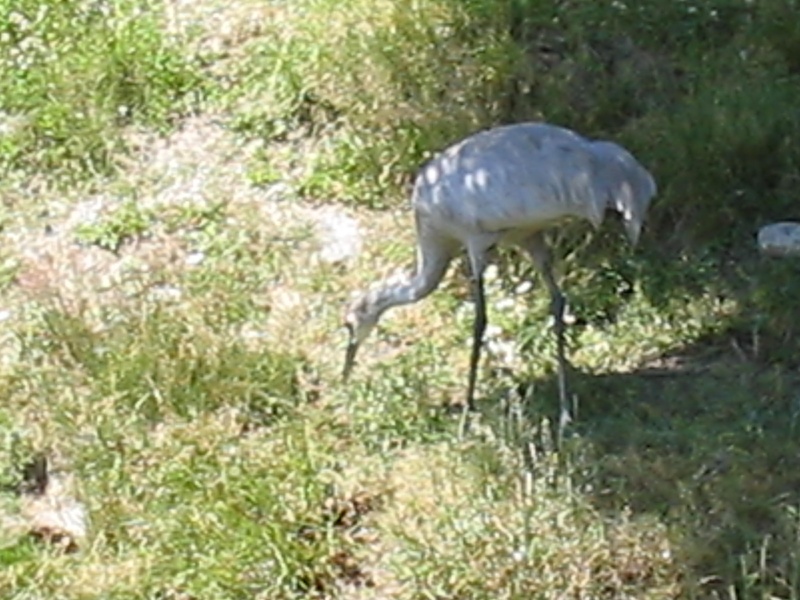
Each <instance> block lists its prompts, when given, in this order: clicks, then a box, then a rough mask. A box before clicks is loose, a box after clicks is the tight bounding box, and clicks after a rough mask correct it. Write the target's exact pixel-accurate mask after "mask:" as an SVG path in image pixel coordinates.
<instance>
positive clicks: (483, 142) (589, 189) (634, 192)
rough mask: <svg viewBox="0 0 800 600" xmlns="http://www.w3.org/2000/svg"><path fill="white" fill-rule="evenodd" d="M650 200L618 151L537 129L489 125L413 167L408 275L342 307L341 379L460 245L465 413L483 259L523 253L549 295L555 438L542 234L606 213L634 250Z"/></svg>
mask: <svg viewBox="0 0 800 600" xmlns="http://www.w3.org/2000/svg"><path fill="white" fill-rule="evenodd" d="M655 194H656V183H655V181H654V179H653V177H652V176H651V175H650V173H649V172H648V171H647V170H646V169H645V168H644V167H643V166H642V165H641V164H640V163H639V162H638V161H637V160H636V159H635V158H634V157H633V156H632V155H631V154H630V153H629V152H628V151H627V150H625V149H624V148H622V147H621V146H619V145H617V144H614V143H612V142H607V141H599V140H590V139H587V138H584V137H582V136H580V135H578V134H577V133H574V132H573V131H570V130H568V129H564V128H561V127H557V126H554V125H549V124H546V123H520V124H515V125H506V126H500V127H495V128H493V129H489V130H485V131H481V132H479V133H476V134H474V135H471V136H469V137H467V138H466V139H464V140H462V141H461V142H458V143H457V144H454V145H453V146H450V147H449V148H447V149H446V150H444V151H443V152H441V153H440V154H438V155H437V156H436V157H434V158H433V159H432V160H430V161H429V162H428V163H427V164H425V165H424V166H423V167H422V169H420V172H419V173H418V175H417V178H416V181H415V183H414V191H413V195H412V206H413V210H414V220H415V224H416V232H417V263H416V271H415V273H414V275H413V276H411V277H410V278H409V279H408V280H407V281H405V282H403V283H400V284H388V283H387V284H384V285H383V287H381V288H379V289H377V290H376V291H371V292H368V293H366V294H364V295H363V296H361V297H360V298H359V299H358V300H356V301H355V302H354V303H353V304H352V305H351V306H350V307H349V310H348V312H347V315H346V318H345V326H346V327H347V329H348V331H349V336H350V341H349V344H348V347H347V354H346V358H345V365H344V372H343V378H344V379H345V380H347V378H348V376H349V374H350V371H351V369H352V367H353V364H354V362H355V358H356V352H357V351H358V348H359V346H360V345H361V343H362V342H363V341H364V339H365V338H366V337H367V336H368V335H369V333H370V332H371V331H372V329H373V328H374V327H375V325H376V324H377V323H378V320H379V319H380V317H381V315H382V314H383V313H384V312H386V311H387V310H388V309H390V308H392V307H394V306H400V305H404V304H411V303H413V302H418V301H419V300H422V299H423V298H425V297H426V296H427V295H428V294H430V293H431V292H432V291H433V290H434V289H436V287H437V286H438V285H439V282H440V281H441V280H442V277H443V276H444V274H445V272H446V270H447V267H448V265H449V264H450V261H451V260H452V259H453V258H454V257H455V256H456V255H457V254H458V252H459V251H460V250H461V248H466V250H467V254H468V256H469V264H470V268H471V272H472V277H473V286H474V298H475V325H474V331H473V343H472V354H471V358H470V368H469V383H468V386H467V404H466V406H467V408H468V409H469V410H475V403H474V395H475V379H476V373H477V367H478V361H479V358H480V351H481V345H482V342H483V334H484V330H485V329H486V323H487V321H486V302H485V298H484V289H483V273H484V269H485V267H486V265H487V253H488V251H489V250H490V249H492V248H493V247H494V246H496V245H499V244H506V245H517V246H519V247H521V248H522V249H524V250H525V251H526V252H527V253H528V254H529V255H530V257H531V259H532V260H533V263H534V264H535V266H536V267H537V269H538V271H539V272H540V273H541V275H542V278H543V279H544V283H545V285H546V286H547V288H548V290H549V292H550V297H551V310H552V314H553V318H554V322H555V330H556V336H557V353H558V356H557V359H558V386H559V396H560V402H561V419H560V427H559V430H560V431H563V428H564V426H565V425H566V423H568V422H569V420H570V411H569V403H568V400H567V391H566V359H565V357H564V304H565V302H564V297H563V295H562V293H561V290H560V289H559V287H558V284H557V283H556V281H555V279H554V277H553V273H552V265H551V262H552V260H551V255H550V251H549V249H548V247H547V245H546V244H545V240H544V235H543V234H544V231H545V230H546V229H547V228H549V227H551V226H553V225H555V224H556V223H558V222H560V221H563V220H565V219H569V218H579V219H586V220H588V221H589V222H590V223H591V224H592V225H593V226H594V227H595V228H599V227H600V225H601V223H602V222H603V217H604V214H605V211H606V209H611V210H614V211H617V212H619V213H621V215H622V220H623V223H624V226H625V230H626V233H627V235H628V238H629V240H630V242H631V244H632V245H636V243H637V241H638V239H639V233H640V231H641V228H642V224H643V222H644V219H645V214H646V212H647V209H648V206H649V205H650V202H651V199H652V197H653V196H654V195H655Z"/></svg>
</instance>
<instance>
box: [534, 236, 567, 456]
mask: <svg viewBox="0 0 800 600" xmlns="http://www.w3.org/2000/svg"><path fill="white" fill-rule="evenodd" d="M526 249H527V250H528V253H529V254H530V256H531V258H532V259H533V262H534V264H535V265H536V268H537V269H538V270H539V272H540V273H541V275H542V279H543V280H544V283H545V285H546V286H547V290H548V291H549V292H550V311H551V313H552V315H553V321H554V328H555V332H556V354H557V361H558V398H559V403H560V407H561V414H560V416H559V421H558V442H559V445H561V440H562V439H563V436H564V430H565V429H566V427H567V425H569V423H570V421H572V416H571V413H570V403H569V399H568V397H567V359H566V356H565V355H566V341H565V329H566V325H565V324H564V309H565V305H566V302H565V300H564V294H562V293H561V289H560V288H559V287H558V284H557V283H556V280H555V277H553V266H552V262H553V261H552V255H551V254H550V250H549V248H548V247H547V244H546V243H545V241H544V237H543V236H542V234H540V233H538V234H536V235H535V236H533V237H532V238H530V239H529V240H528V242H527V244H526Z"/></svg>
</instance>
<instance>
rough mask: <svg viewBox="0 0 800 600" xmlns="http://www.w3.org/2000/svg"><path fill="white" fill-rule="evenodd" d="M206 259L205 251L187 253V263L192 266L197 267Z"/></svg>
mask: <svg viewBox="0 0 800 600" xmlns="http://www.w3.org/2000/svg"><path fill="white" fill-rule="evenodd" d="M205 259H206V255H205V254H204V253H203V252H199V251H198V252H190V253H189V254H187V255H186V259H185V260H186V264H187V265H189V266H190V267H196V266H198V265H199V264H201V263H202V262H203V261H204V260H205Z"/></svg>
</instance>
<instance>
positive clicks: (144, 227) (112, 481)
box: [0, 0, 800, 600]
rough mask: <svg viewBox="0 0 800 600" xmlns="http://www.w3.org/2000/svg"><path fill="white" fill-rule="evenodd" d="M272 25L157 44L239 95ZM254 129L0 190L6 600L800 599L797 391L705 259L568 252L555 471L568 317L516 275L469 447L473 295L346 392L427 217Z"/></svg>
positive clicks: (225, 21)
mask: <svg viewBox="0 0 800 600" xmlns="http://www.w3.org/2000/svg"><path fill="white" fill-rule="evenodd" d="M276 6H278V4H270V3H259V2H249V1H244V0H242V1H239V2H225V3H214V2H173V3H169V5H168V10H167V12H166V16H167V18H166V21H165V27H166V30H167V31H169V32H170V33H171V35H175V36H182V35H188V33H187V32H188V31H190V30H191V31H192V40H193V42H192V43H193V44H196V46H197V47H198V48H201V49H203V50H202V51H203V52H210V53H212V54H213V55H214V56H215V60H214V61H213V62H211V63H210V64H209V65H207V68H209V69H211V70H216V75H215V76H218V77H222V76H224V74H225V73H228V72H230V71H231V70H233V69H234V68H235V67H236V65H237V61H245V60H246V59H247V57H248V56H249V54H248V52H250V51H251V50H252V48H251V46H249V45H248V44H250V43H252V42H253V40H258V39H259V36H262V35H265V34H264V29H265V28H266V27H265V26H264V25H263V23H264V22H265V19H268V18H269V17H270V16H271V15H272V12H273V11H277V10H278V9H277V8H275V7H276ZM381 14H382V13H381ZM376 18H377V17H376ZM197 28H199V31H197ZM636 56H639V55H638V54H636ZM654 60H655V59H654ZM648 64H649V63H648ZM220 73H222V74H223V75H220ZM251 101H253V98H248V97H244V98H242V99H241V102H245V103H246V102H251ZM237 111H241V106H240V105H238V104H237V105H236V106H234V107H231V106H226V107H225V108H220V106H216V107H214V108H213V109H212V108H211V107H207V110H201V111H196V113H195V114H191V115H183V116H182V117H181V119H180V122H179V123H177V124H176V125H175V126H173V127H170V128H167V129H166V130H165V131H158V130H156V129H155V128H153V127H147V126H145V125H142V124H130V125H126V126H125V127H124V130H123V134H122V135H123V138H124V145H123V147H124V148H125V150H124V151H120V152H119V154H118V155H115V157H114V161H115V162H116V163H117V169H116V170H115V171H114V173H113V175H111V176H107V177H105V178H103V177H100V178H93V179H91V180H90V181H88V182H87V181H83V182H81V183H78V184H74V185H71V186H69V187H68V188H66V189H65V188H63V187H58V188H57V187H53V186H51V185H49V184H47V183H46V182H40V181H39V180H38V179H37V178H35V177H28V178H21V179H20V180H19V181H18V182H13V185H11V184H10V185H8V186H7V187H6V188H4V206H5V207H6V208H5V210H4V213H3V215H2V230H0V283H2V285H3V287H2V290H3V294H2V297H1V299H0V319H2V322H3V330H2V332H0V336H2V343H1V344H0V351H1V352H2V355H1V356H2V361H0V392H1V393H2V396H0V397H2V398H3V401H2V403H0V432H2V434H3V437H2V448H0V449H1V450H2V457H3V462H4V463H5V464H7V468H5V470H4V472H3V475H2V479H1V480H0V483H2V484H3V486H4V487H3V490H2V491H0V524H2V529H1V530H0V564H2V565H3V566H4V568H3V569H2V570H0V591H2V595H3V597H8V598H16V599H22V598H26V599H27V598H181V599H188V598H244V597H247V598H264V599H270V600H272V599H277V598H306V597H309V598H345V599H387V598H397V599H405V598H408V599H416V598H420V599H421V598H437V599H445V598H447V599H453V600H454V599H457V598H463V599H470V600H471V599H481V598H487V599H489V598H492V599H495V598H508V599H517V598H520V599H521V598H531V597H537V598H538V597H542V598H565V597H570V598H600V597H602V598H730V599H733V598H767V597H769V598H795V597H797V595H798V593H800V592H799V591H798V590H800V546H799V545H798V539H800V537H799V536H800V519H799V518H798V509H797V507H798V501H797V490H798V485H800V479H799V478H798V475H797V473H796V469H794V468H793V466H794V465H795V464H796V461H797V459H798V458H800V449H799V448H798V445H797V441H796V440H797V428H798V426H800V425H799V424H798V418H799V417H800V395H798V391H797V390H798V389H800V388H798V379H800V377H799V375H800V374H798V371H797V368H796V366H795V365H793V364H792V363H791V361H781V360H776V359H774V357H775V356H776V353H775V352H774V350H775V345H776V344H778V345H780V343H781V342H780V340H779V341H777V342H776V340H775V339H774V336H773V337H771V338H770V340H769V342H766V341H763V342H762V337H765V334H763V333H762V329H760V328H759V327H755V326H754V327H753V328H751V329H747V328H742V327H741V326H740V321H741V314H742V312H743V306H747V305H746V304H744V303H743V302H742V301H741V299H740V298H739V297H736V296H733V295H731V294H730V293H728V291H729V290H728V289H727V288H725V286H724V285H722V284H719V285H717V284H716V283H714V284H713V285H712V284H710V283H708V282H709V281H714V282H716V280H717V279H723V278H722V276H720V277H719V278H717V277H709V276H708V274H707V273H704V272H703V271H702V269H703V268H705V267H704V265H705V263H704V262H703V260H702V252H699V251H696V250H693V251H691V252H690V251H688V250H687V251H686V252H673V250H672V249H671V247H670V248H667V247H666V246H667V245H665V244H662V243H661V241H662V240H659V239H657V238H655V237H654V236H655V232H654V231H653V230H651V231H650V236H651V237H650V238H648V232H647V231H646V232H645V233H644V238H645V239H643V243H642V247H641V248H639V249H625V250H620V251H619V253H618V254H604V253H602V252H600V250H602V249H603V248H605V247H606V245H607V244H617V242H619V245H620V247H622V246H621V244H622V241H621V239H622V232H621V230H620V228H619V224H618V223H614V222H612V221H610V222H608V223H607V224H606V228H605V229H604V232H603V233H602V234H596V235H594V234H588V233H587V232H588V229H581V228H580V227H578V228H573V229H570V230H568V231H567V232H566V233H564V234H560V237H559V236H557V237H558V238H559V239H556V240H554V246H555V247H556V248H557V249H558V255H559V259H560V260H559V270H560V271H561V275H562V280H563V281H564V287H565V290H566V291H567V295H568V297H569V300H570V313H571V319H570V320H571V326H570V334H569V335H570V358H571V363H572V368H571V370H570V373H569V383H570V389H571V395H572V397H573V398H574V402H575V406H576V417H577V419H576V422H575V423H574V424H573V426H572V427H571V428H570V432H569V436H568V439H567V440H566V443H565V444H564V446H563V447H562V448H556V447H555V444H554V442H553V436H552V419H553V418H554V416H555V415H556V413H557V393H556V385H555V380H554V379H555V378H554V375H553V363H554V360H553V359H554V357H553V350H554V340H553V335H552V328H551V327H550V323H549V321H548V317H547V305H548V297H547V294H546V293H545V291H544V290H543V289H542V288H541V286H540V284H539V281H538V279H537V278H536V276H535V273H534V272H533V271H532V269H531V267H530V266H529V265H527V264H526V263H525V262H524V259H523V258H522V257H519V256H516V255H514V254H508V255H502V256H499V257H497V266H496V267H492V268H491V269H490V271H489V273H488V275H487V294H488V297H489V299H490V302H491V304H490V307H489V320H490V323H491V324H492V326H491V328H490V330H489V331H488V333H487V343H486V347H487V351H486V357H485V359H484V364H483V366H482V369H481V375H480V384H479V407H480V411H481V412H480V415H479V416H477V417H476V422H475V424H474V427H473V428H472V429H471V430H470V433H469V434H468V435H467V436H466V437H465V438H463V439H461V438H459V436H458V430H459V418H460V417H459V415H458V414H454V411H452V410H450V409H451V408H452V407H453V406H454V405H458V404H460V403H461V402H462V401H463V395H464V393H465V387H466V367H467V362H468V355H469V344H470V342H471V339H470V331H471V326H472V318H473V306H472V302H471V298H470V294H469V291H468V290H469V287H468V284H467V281H466V279H465V277H464V274H463V272H462V271H463V270H462V269H459V268H453V269H452V270H451V273H450V274H449V275H448V277H447V278H446V280H445V282H444V283H443V284H442V287H441V288H440V289H439V290H437V292H436V293H435V294H433V295H432V296H431V297H430V298H428V299H426V300H425V301H424V302H422V303H420V304H418V305H415V306H411V307H407V308H404V309H398V310H397V311H392V312H390V313H388V314H387V315H386V316H385V318H384V319H382V321H381V325H380V327H379V328H378V330H377V331H376V332H375V333H374V334H373V336H372V337H371V338H369V340H368V341H367V342H365V344H364V346H363V348H362V349H361V355H360V360H359V363H358V366H357V368H356V370H355V372H354V374H353V378H352V381H351V382H349V383H348V384H344V383H343V382H342V381H341V377H340V375H341V367H342V362H343V359H344V347H345V343H346V336H345V332H344V331H343V330H342V327H341V324H342V317H343V311H344V308H345V306H346V305H347V303H348V302H349V301H350V299H352V298H353V297H354V295H356V294H358V293H360V292H361V291H363V290H364V289H366V288H368V287H369V286H371V285H376V284H378V283H379V282H380V281H382V280H384V279H386V278H389V277H394V276H396V275H397V274H398V273H399V272H404V271H405V270H406V269H407V268H409V267H411V266H412V265H413V258H414V233H413V227H412V219H411V215H410V212H409V210H408V208H407V206H408V205H407V201H406V199H405V198H403V197H402V194H401V193H400V191H399V189H395V191H394V193H395V194H396V197H393V198H390V199H389V200H391V201H387V202H386V204H388V205H390V206H392V207H393V208H391V209H387V208H386V207H385V206H383V205H381V204H378V203H358V202H355V201H353V199H352V198H341V197H333V196H331V197H327V196H326V195H325V193H326V192H325V190H328V192H329V193H331V194H333V193H334V191H335V189H336V188H331V187H325V186H321V187H320V186H317V187H315V186H313V185H312V186H309V185H307V183H308V173H307V171H308V170H310V169H312V166H311V163H312V162H313V161H311V160H310V157H312V156H316V154H315V152H317V151H318V146H319V145H322V144H324V143H325V142H324V140H325V138H324V136H320V135H319V132H317V131H312V130H311V129H305V128H303V127H300V128H298V129H292V130H291V131H290V132H289V133H288V134H287V135H280V136H276V137H274V138H270V139H269V140H263V139H259V137H258V136H252V135H247V134H246V132H245V133H243V132H242V130H241V128H240V127H239V125H240V124H241V123H240V121H241V118H240V117H241V113H240V112H237ZM320 140H323V141H320ZM265 156H266V157H267V161H266V162H267V163H268V165H269V168H267V169H264V168H263V164H264V161H263V158H264V157H265ZM254 165H260V166H257V167H254ZM265 172H266V173H267V176H262V175H263V174H264V173H265ZM658 201H659V199H656V202H657V203H658ZM653 229H655V227H654V228H653ZM655 231H658V230H657V229H655ZM617 238H619V239H617ZM740 254H741V253H740ZM744 254H745V255H746V256H747V259H746V260H747V261H750V262H748V263H747V264H748V265H749V264H753V265H755V268H756V269H758V268H761V269H766V268H767V267H766V266H764V265H765V264H766V263H764V264H762V263H759V262H758V261H759V260H761V259H760V258H759V257H758V256H757V255H754V254H748V253H747V252H744ZM698 257H699V258H698ZM667 261H669V262H670V263H672V265H673V266H672V267H670V268H669V269H667V268H665V267H663V264H664V263H665V262H667ZM689 263H691V264H689ZM682 264H684V268H681V265H682ZM709 264H710V263H709ZM716 264H717V263H714V265H716ZM674 265H677V267H675V266H674ZM709 268H711V267H709ZM742 268H744V267H742ZM698 282H699V283H698ZM609 290H611V291H610V292H609ZM665 290H667V291H668V292H669V293H665ZM760 292H763V290H761V288H759V287H758V286H754V289H753V294H756V293H760ZM764 327H766V325H765V326H764ZM787 339H788V333H787ZM768 343H769V346H770V347H769V348H765V347H764V346H765V345H767V344H768ZM787 345H788V342H787ZM45 459H46V462H47V465H46V467H45V466H44V462H43V461H44V460H45ZM43 470H46V473H47V475H46V476H45V475H44V474H43Z"/></svg>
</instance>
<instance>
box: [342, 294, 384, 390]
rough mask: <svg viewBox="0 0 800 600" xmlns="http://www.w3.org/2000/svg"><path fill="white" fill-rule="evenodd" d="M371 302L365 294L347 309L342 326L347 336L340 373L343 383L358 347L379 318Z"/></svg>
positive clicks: (350, 368)
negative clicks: (345, 351) (345, 350)
mask: <svg viewBox="0 0 800 600" xmlns="http://www.w3.org/2000/svg"><path fill="white" fill-rule="evenodd" d="M371 300H372V299H371V296H370V295H369V294H367V295H365V296H362V297H361V298H359V299H358V300H356V301H354V302H353V303H352V304H351V305H350V307H349V308H348V309H347V313H346V314H345V317H344V326H345V328H346V329H347V332H348V334H349V340H348V343H347V353H346V354H345V359H344V371H343V372H342V378H343V379H344V380H345V381H347V378H348V377H349V375H350V371H351V370H352V369H353V365H354V364H355V361H356V352H358V347H359V346H360V344H361V342H363V341H364V340H365V339H366V338H367V336H368V335H369V334H370V332H371V331H372V330H373V329H374V328H375V325H376V324H377V323H378V318H379V317H380V313H379V311H378V310H377V309H376V308H375V304H374V302H372V301H371Z"/></svg>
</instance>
